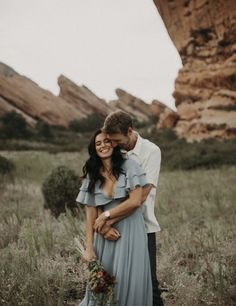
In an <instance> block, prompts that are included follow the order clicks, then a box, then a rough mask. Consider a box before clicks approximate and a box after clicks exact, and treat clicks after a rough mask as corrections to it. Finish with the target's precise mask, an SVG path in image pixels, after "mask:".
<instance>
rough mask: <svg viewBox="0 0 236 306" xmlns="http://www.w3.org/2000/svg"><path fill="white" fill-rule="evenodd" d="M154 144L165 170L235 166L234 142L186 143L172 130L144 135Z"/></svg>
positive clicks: (207, 141) (214, 140) (235, 143)
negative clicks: (157, 147) (156, 146)
mask: <svg viewBox="0 0 236 306" xmlns="http://www.w3.org/2000/svg"><path fill="white" fill-rule="evenodd" d="M145 136H146V137H147V138H149V139H150V138H151V140H152V141H153V142H154V143H156V144H157V145H158V146H159V147H160V149H161V152H162V168H163V169H166V170H176V169H182V170H190V169H198V168H208V169H209V168H216V167H219V166H222V165H236V155H235V151H236V141H235V140H222V141H219V140H218V139H209V140H203V141H201V142H194V143H187V142H186V140H184V139H179V138H177V136H176V135H175V133H174V132H173V131H172V130H168V129H166V130H163V131H158V132H156V133H155V134H154V133H153V134H152V136H151V137H150V136H148V135H145Z"/></svg>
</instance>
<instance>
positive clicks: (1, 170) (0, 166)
mask: <svg viewBox="0 0 236 306" xmlns="http://www.w3.org/2000/svg"><path fill="white" fill-rule="evenodd" d="M14 169H15V164H14V163H13V162H12V161H10V160H8V159H7V158H5V157H3V156H1V155H0V175H1V174H7V173H10V172H12V171H13V170H14Z"/></svg>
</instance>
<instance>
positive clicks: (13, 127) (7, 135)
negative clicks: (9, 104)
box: [0, 111, 32, 139]
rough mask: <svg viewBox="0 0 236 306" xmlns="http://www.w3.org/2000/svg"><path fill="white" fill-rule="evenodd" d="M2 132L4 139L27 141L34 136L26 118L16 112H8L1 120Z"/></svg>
mask: <svg viewBox="0 0 236 306" xmlns="http://www.w3.org/2000/svg"><path fill="white" fill-rule="evenodd" d="M0 132H1V133H0V135H1V138H3V139H27V138H29V137H30V136H31V134H32V132H31V131H30V129H29V128H28V126H27V122H26V120H25V118H24V117H23V116H22V115H21V114H19V113H16V112H15V111H12V112H8V113H6V114H5V115H4V116H3V117H2V118H1V131H0Z"/></svg>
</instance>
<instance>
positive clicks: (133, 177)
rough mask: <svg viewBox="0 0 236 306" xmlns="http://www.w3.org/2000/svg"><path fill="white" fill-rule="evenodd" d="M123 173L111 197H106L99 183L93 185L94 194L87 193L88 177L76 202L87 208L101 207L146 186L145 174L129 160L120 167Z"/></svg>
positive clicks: (134, 162)
mask: <svg viewBox="0 0 236 306" xmlns="http://www.w3.org/2000/svg"><path fill="white" fill-rule="evenodd" d="M122 170H123V173H121V174H120V176H119V178H118V180H117V183H116V187H115V193H114V195H113V197H108V196H107V195H106V194H105V193H104V192H103V189H102V187H101V183H100V181H99V182H97V183H96V184H95V188H94V192H92V193H91V192H89V191H88V186H89V182H90V180H89V177H88V176H87V177H86V178H84V179H83V182H82V185H81V187H80V192H79V194H78V196H77V198H76V202H78V203H80V204H84V205H88V206H101V205H106V204H108V203H110V202H111V201H112V200H114V199H122V198H127V197H128V195H129V192H130V191H132V190H134V189H135V188H136V187H145V186H146V185H147V180H146V174H145V172H144V170H143V169H142V168H141V167H140V166H139V164H138V163H137V162H136V161H134V160H131V159H126V160H125V161H124V163H123V165H122Z"/></svg>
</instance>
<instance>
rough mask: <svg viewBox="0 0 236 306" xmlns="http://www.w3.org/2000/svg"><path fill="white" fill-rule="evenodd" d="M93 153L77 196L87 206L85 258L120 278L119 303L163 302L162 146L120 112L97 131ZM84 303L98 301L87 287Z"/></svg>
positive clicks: (141, 305)
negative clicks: (158, 213) (159, 253)
mask: <svg viewBox="0 0 236 306" xmlns="http://www.w3.org/2000/svg"><path fill="white" fill-rule="evenodd" d="M88 152H89V158H88V160H87V161H86V163H85V165H84V167H83V182H82V185H81V188H80V192H79V194H78V197H77V199H76V201H77V202H79V203H81V204H84V205H86V217H87V225H86V250H85V252H84V255H83V257H84V259H85V260H86V261H91V260H93V259H95V258H96V259H99V261H100V262H101V263H102V265H103V266H104V268H105V269H106V271H108V272H109V273H110V274H111V275H114V276H115V278H116V280H117V283H116V286H115V295H116V300H117V305H118V306H159V305H163V302H162V299H161V296H160V291H159V288H158V281H157V278H156V238H155V233H156V232H158V231H159V230H160V227H159V224H158V222H157V220H156V217H155V214H154V208H155V200H156V190H157V183H158V176H159V170H160V162H161V152H160V149H159V147H158V146H156V145H155V144H153V143H152V142H150V141H149V140H147V139H143V138H142V137H141V136H140V135H139V134H138V133H137V132H136V131H134V130H133V124H132V118H131V117H130V116H129V115H128V114H127V113H125V112H123V111H116V112H113V113H111V114H109V115H108V116H107V118H106V119H105V122H104V126H103V128H102V129H101V130H98V131H97V132H96V133H95V134H94V136H93V137H92V139H91V141H90V144H89V146H88ZM80 305H81V306H92V305H94V303H93V301H92V297H91V294H90V292H89V290H88V288H87V290H86V294H85V297H84V299H83V301H82V302H81V304H80ZM97 305H99V306H100V305H102V306H106V305H103V304H96V306H97Z"/></svg>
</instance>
